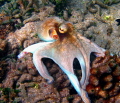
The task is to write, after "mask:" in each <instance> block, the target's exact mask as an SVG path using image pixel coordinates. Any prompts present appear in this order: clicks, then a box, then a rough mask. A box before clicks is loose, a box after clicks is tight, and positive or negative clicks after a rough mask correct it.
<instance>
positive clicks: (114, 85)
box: [86, 52, 120, 103]
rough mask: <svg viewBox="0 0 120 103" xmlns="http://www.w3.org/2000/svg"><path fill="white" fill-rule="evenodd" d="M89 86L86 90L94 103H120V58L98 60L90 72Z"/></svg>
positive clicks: (109, 57) (107, 54)
mask: <svg viewBox="0 0 120 103" xmlns="http://www.w3.org/2000/svg"><path fill="white" fill-rule="evenodd" d="M90 73H91V75H90V78H89V84H88V85H87V87H86V90H87V92H88V94H89V96H90V97H91V100H92V102H94V103H99V102H103V103H106V102H108V103H110V102H113V103H118V101H120V98H119V96H120V82H119V81H120V57H118V56H116V55H114V56H110V54H109V52H106V56H105V57H104V58H102V57H99V58H96V59H95V60H94V61H93V63H92V68H91V70H90Z"/></svg>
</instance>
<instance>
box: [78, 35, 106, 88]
mask: <svg viewBox="0 0 120 103" xmlns="http://www.w3.org/2000/svg"><path fill="white" fill-rule="evenodd" d="M78 38H79V40H80V42H81V45H82V49H83V50H82V49H80V50H81V52H82V54H83V57H84V59H85V63H86V79H84V80H85V81H84V83H83V82H82V81H80V83H81V86H82V88H84V89H85V88H86V85H87V84H88V78H89V75H90V66H89V65H90V54H91V52H94V53H95V54H96V56H102V57H104V56H105V49H103V48H101V47H99V46H98V45H96V44H95V43H93V42H91V41H90V40H89V39H87V38H85V37H83V36H81V35H78ZM83 51H84V52H83ZM82 78H83V77H82ZM81 80H83V79H81Z"/></svg>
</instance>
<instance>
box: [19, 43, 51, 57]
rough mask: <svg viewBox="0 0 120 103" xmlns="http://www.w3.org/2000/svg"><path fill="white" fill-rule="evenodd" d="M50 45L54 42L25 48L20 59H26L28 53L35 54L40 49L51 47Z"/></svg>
mask: <svg viewBox="0 0 120 103" xmlns="http://www.w3.org/2000/svg"><path fill="white" fill-rule="evenodd" d="M50 43H52V42H40V43H37V44H33V45H30V46H28V47H27V48H25V49H24V50H23V51H22V52H21V53H20V54H19V55H18V58H19V59H20V58H22V57H24V56H25V55H26V54H27V53H34V52H35V51H36V50H37V49H38V48H39V49H42V48H44V47H45V46H47V45H49V44H50Z"/></svg>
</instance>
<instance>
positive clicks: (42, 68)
mask: <svg viewBox="0 0 120 103" xmlns="http://www.w3.org/2000/svg"><path fill="white" fill-rule="evenodd" d="M42 58H43V57H42V56H40V51H36V52H35V53H33V63H34V65H35V67H36V68H37V70H38V72H39V73H40V75H41V76H42V77H43V78H45V79H47V82H48V83H52V82H53V80H54V79H53V77H52V76H50V74H49V73H48V71H47V68H46V67H45V65H44V64H43V62H42V60H41V59H42Z"/></svg>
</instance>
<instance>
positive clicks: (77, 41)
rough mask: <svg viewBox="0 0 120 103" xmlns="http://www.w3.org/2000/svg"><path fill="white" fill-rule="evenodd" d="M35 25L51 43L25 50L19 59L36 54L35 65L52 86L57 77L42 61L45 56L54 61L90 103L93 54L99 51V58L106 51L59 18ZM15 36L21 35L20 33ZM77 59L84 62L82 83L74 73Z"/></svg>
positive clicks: (38, 31)
mask: <svg viewBox="0 0 120 103" xmlns="http://www.w3.org/2000/svg"><path fill="white" fill-rule="evenodd" d="M33 25H34V26H33ZM31 26H33V27H34V31H35V33H37V34H38V35H40V36H39V37H40V39H42V40H43V41H47V42H40V43H37V44H33V45H31V46H29V47H27V48H25V49H24V50H23V51H22V52H21V53H20V54H19V55H18V58H22V57H23V56H25V55H26V54H27V53H29V52H30V53H33V63H34V65H35V67H36V68H37V70H38V72H39V73H40V74H41V76H42V77H44V78H45V79H47V80H48V83H51V82H52V81H53V77H51V76H50V75H49V73H48V71H47V69H46V67H45V65H44V64H43V62H42V61H41V59H42V58H44V57H45V58H50V59H52V60H54V61H55V62H56V63H57V64H58V65H59V66H60V68H61V69H62V70H63V71H64V72H65V74H66V75H67V76H68V78H69V79H70V81H71V83H72V85H73V86H74V88H75V89H76V91H77V92H78V94H79V95H80V96H81V98H82V99H83V101H84V102H87V103H90V100H89V98H88V96H87V93H86V91H85V88H86V85H87V83H88V77H89V70H90V66H89V65H90V54H91V52H95V54H96V55H97V56H104V55H105V54H104V51H105V50H104V49H103V48H101V47H98V46H97V45H96V44H94V43H92V42H91V41H89V40H88V39H86V38H85V37H83V36H81V35H80V34H79V35H76V34H77V33H76V32H75V30H74V27H73V25H72V24H71V23H70V22H65V21H63V20H61V19H60V18H58V17H51V18H48V19H46V20H45V21H44V22H43V23H42V24H41V25H40V24H39V22H36V24H35V23H33V24H32V25H30V27H31ZM37 28H39V29H37ZM27 30H28V28H27ZM21 31H23V32H26V31H25V27H23V28H21ZM15 33H16V34H17V33H19V31H16V32H15ZM58 54H59V55H58ZM75 58H77V59H78V61H79V62H80V65H81V69H82V78H81V80H80V82H79V81H78V79H77V77H76V75H75V74H74V71H73V60H74V59H75Z"/></svg>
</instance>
